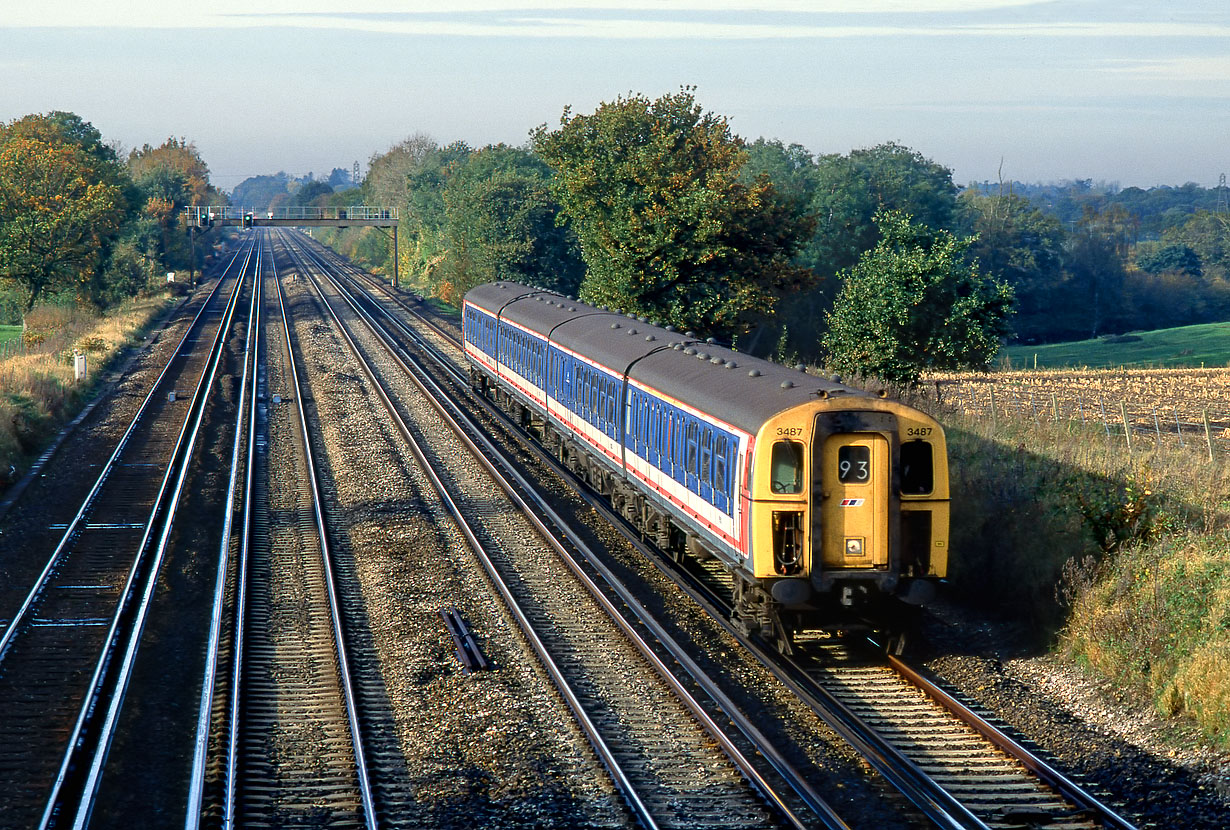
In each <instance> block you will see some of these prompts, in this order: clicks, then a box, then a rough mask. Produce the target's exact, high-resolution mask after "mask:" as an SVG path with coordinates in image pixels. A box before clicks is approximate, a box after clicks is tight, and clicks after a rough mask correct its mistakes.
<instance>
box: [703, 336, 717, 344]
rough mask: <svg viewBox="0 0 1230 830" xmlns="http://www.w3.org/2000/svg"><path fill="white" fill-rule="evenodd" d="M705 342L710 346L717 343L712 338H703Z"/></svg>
mask: <svg viewBox="0 0 1230 830" xmlns="http://www.w3.org/2000/svg"><path fill="white" fill-rule="evenodd" d="M705 342H706V343H708V344H709V345H710V346H712V345H713V344H714V343H716V342H717V341H716V340H714V339H713V338H712V337H706V338H705Z"/></svg>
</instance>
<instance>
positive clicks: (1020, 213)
mask: <svg viewBox="0 0 1230 830" xmlns="http://www.w3.org/2000/svg"><path fill="white" fill-rule="evenodd" d="M958 206H959V212H960V214H961V226H962V227H963V228H964V229H965V230H966V231H967V232H968V233H969V234H970V235H971V236H973V237H974V242H973V244H972V245H971V246H970V249H969V253H970V255H971V256H972V257H973V258H974V259H976V260H977V261H978V265H979V267H980V268H981V269H982V270H983V271H984V272H985V273H987V274H989V275H990V276H992V277H995V278H996V279H999V280H1002V281H1003V282H1006V283H1008V285H1010V286H1012V289H1013V292H1014V293H1015V295H1016V314H1015V315H1014V318H1013V328H1014V329H1015V334H1016V336H1017V337H1018V338H1020V339H1023V340H1029V341H1033V340H1041V339H1043V338H1045V337H1047V336H1048V335H1049V334H1050V332H1051V331H1053V330H1054V314H1055V309H1056V307H1057V306H1060V305H1061V302H1060V301H1059V298H1058V297H1059V295H1058V294H1057V292H1058V291H1059V289H1060V287H1061V286H1062V284H1063V281H1064V273H1063V246H1064V241H1065V234H1064V230H1063V228H1062V226H1060V224H1059V220H1057V219H1055V218H1054V217H1053V216H1048V215H1046V214H1045V213H1043V212H1042V211H1041V210H1039V209H1038V208H1036V207H1034V206H1033V204H1032V203H1030V201H1029V200H1028V199H1025V198H1024V197H1022V196H1018V195H1017V194H1015V193H1013V192H1012V191H1011V186H1010V185H1008V186H1003V187H1001V188H1000V189H999V191H998V192H997V193H995V194H993V195H984V194H982V193H980V192H979V191H978V190H975V189H970V190H966V191H965V192H963V193H962V194H961V196H960V198H959V199H958Z"/></svg>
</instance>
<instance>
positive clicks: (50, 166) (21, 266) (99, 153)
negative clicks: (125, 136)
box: [0, 113, 127, 311]
mask: <svg viewBox="0 0 1230 830" xmlns="http://www.w3.org/2000/svg"><path fill="white" fill-rule="evenodd" d="M122 184H123V170H122V168H121V165H120V164H119V162H118V160H117V159H116V157H115V153H114V151H112V150H111V149H110V148H109V147H106V146H105V145H103V143H102V141H101V135H100V134H99V133H98V131H97V130H95V129H94V128H93V127H92V126H90V125H89V124H87V123H86V122H84V121H82V120H81V119H80V118H78V117H77V116H75V115H72V114H70V113H51V114H49V115H45V116H42V115H30V116H26V117H24V118H21V119H18V120H16V121H13V122H12V123H9V124H6V125H2V126H0V277H3V278H5V279H7V280H12V281H13V282H15V283H16V284H18V285H19V286H20V287H21V288H22V289H23V290H24V291H25V294H26V301H25V308H26V310H27V311H29V310H30V309H31V308H33V307H34V304H35V303H36V302H38V300H39V298H40V297H41V296H43V295H44V294H45V293H46V292H48V291H53V290H57V289H60V288H66V287H70V286H74V285H77V284H81V283H84V282H86V281H88V280H89V279H90V278H91V277H92V275H93V274H94V273H95V271H96V270H97V267H98V265H99V262H100V260H101V258H102V257H103V256H104V255H105V252H106V247H107V243H108V242H109V241H110V240H111V239H112V238H113V237H114V236H115V234H116V232H117V231H118V230H119V228H120V226H121V224H122V223H123V221H124V219H125V213H126V210H127V201H126V199H125V196H124V189H123V187H122Z"/></svg>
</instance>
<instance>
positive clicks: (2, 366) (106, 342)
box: [0, 293, 172, 487]
mask: <svg viewBox="0 0 1230 830" xmlns="http://www.w3.org/2000/svg"><path fill="white" fill-rule="evenodd" d="M171 301H172V298H171V297H170V295H169V294H166V293H159V294H155V295H150V296H144V297H138V298H135V299H132V300H129V301H127V302H125V303H122V304H121V305H119V306H117V307H116V308H115V309H113V310H111V311H110V312H108V313H107V314H106V315H105V316H101V317H100V316H97V315H94V314H91V313H89V312H86V311H82V310H80V309H63V308H55V307H47V308H38V309H35V310H34V311H32V312H31V313H30V314H29V315H27V317H26V330H25V333H24V335H23V337H24V339H25V341H26V350H25V352H24V353H22V354H18V355H15V356H12V357H8V358H5V359H4V360H0V487H7V486H8V485H10V484H12V483H13V482H15V481H16V480H17V479H18V478H20V477H21V475H22V474H23V473H24V472H25V470H26V469H27V468H28V466H29V464H30V462H31V461H32V460H33V459H34V458H36V457H37V456H38V454H39V452H41V450H42V448H43V447H44V446H45V445H46V443H47V441H48V440H50V439H51V437H52V436H54V435H55V433H56V431H57V430H59V429H60V428H61V427H62V426H63V425H64V424H65V423H67V422H68V421H69V420H71V419H72V417H73V416H74V415H75V414H76V413H77V412H78V411H79V410H80V408H81V407H82V406H83V405H84V403H85V401H86V400H87V399H88V398H89V396H90V394H92V393H93V392H94V390H95V389H96V388H97V386H98V383H99V378H100V377H101V375H102V372H103V371H104V370H105V369H106V368H107V367H108V366H109V365H110V364H111V362H112V361H114V360H115V359H116V357H117V356H118V355H119V354H120V352H121V351H122V350H123V349H124V347H125V346H127V345H129V344H131V343H133V342H134V341H135V339H136V338H137V337H139V336H141V335H142V334H144V333H145V332H146V331H148V329H149V327H150V326H151V324H152V323H153V322H154V321H155V320H156V319H157V318H158V317H159V316H160V315H161V313H162V312H163V311H165V310H166V309H167V307H168V304H169V303H170V302H171ZM18 328H20V327H18ZM74 352H80V353H82V354H84V355H85V356H86V362H87V376H86V381H85V382H84V383H77V382H76V381H75V380H74V377H73V353H74Z"/></svg>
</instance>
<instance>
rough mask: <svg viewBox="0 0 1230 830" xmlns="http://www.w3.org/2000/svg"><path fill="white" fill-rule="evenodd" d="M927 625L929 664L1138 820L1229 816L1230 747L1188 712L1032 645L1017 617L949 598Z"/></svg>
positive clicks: (1171, 822)
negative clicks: (1169, 712)
mask: <svg viewBox="0 0 1230 830" xmlns="http://www.w3.org/2000/svg"><path fill="white" fill-rule="evenodd" d="M927 627H928V645H927V646H926V653H925V654H920V655H919V657H920V658H923V657H925V658H926V659H925V663H924V664H925V665H926V667H927V668H929V669H930V670H931V671H932V672H934V673H935V674H936V675H938V676H939V677H940V678H941V679H942V680H944V681H945V682H946V683H947V684H948V685H949V686H950V688H952V689H954V690H956V691H957V692H959V693H960V694H961V695H962V696H964V697H965V699H966V700H967V702H972V703H974V704H976V705H977V706H978V708H980V709H981V710H982V711H983V712H987V713H992V714H994V715H996V716H998V717H999V719H1000V720H1001V721H1003V722H1004V723H1006V724H1007V725H1008V726H1009V727H1010V728H1011V731H1013V732H1015V735H1016V736H1017V737H1018V738H1023V739H1024V740H1022V743H1024V744H1025V745H1026V746H1028V747H1030V748H1031V749H1041V750H1042V751H1043V757H1048V756H1049V759H1050V760H1051V761H1052V762H1053V763H1054V764H1055V765H1056V766H1057V767H1058V768H1059V769H1060V770H1062V771H1064V772H1066V773H1067V774H1069V775H1070V776H1071V777H1073V778H1075V779H1076V780H1077V781H1078V782H1080V783H1083V784H1084V785H1086V786H1087V787H1088V788H1089V789H1090V790H1091V791H1092V792H1094V793H1095V794H1097V795H1098V796H1099V797H1100V798H1103V799H1104V800H1105V801H1106V802H1107V803H1109V804H1111V805H1112V806H1115V807H1116V808H1120V809H1122V810H1124V811H1125V812H1126V814H1127V815H1129V816H1131V817H1135V818H1136V820H1137V824H1138V826H1139V827H1142V828H1144V827H1158V828H1163V827H1164V828H1170V827H1183V828H1223V827H1226V826H1228V825H1230V752H1226V751H1223V750H1218V749H1216V748H1214V747H1212V746H1210V745H1209V743H1208V742H1207V740H1205V739H1203V738H1202V737H1201V736H1200V734H1199V732H1198V730H1197V729H1196V728H1195V727H1194V725H1193V724H1191V723H1190V722H1188V721H1186V720H1184V719H1182V718H1167V717H1163V716H1162V715H1161V714H1159V713H1158V712H1157V710H1156V709H1154V708H1153V707H1152V706H1151V705H1149V703H1148V702H1146V701H1141V700H1139V699H1138V698H1137V697H1136V696H1135V695H1133V694H1132V693H1131V691H1130V690H1127V689H1124V688H1123V687H1121V686H1116V685H1115V684H1114V683H1112V682H1110V681H1108V680H1106V679H1105V678H1101V677H1099V676H1096V675H1094V674H1093V673H1092V672H1089V671H1085V670H1084V669H1082V668H1081V667H1079V666H1077V665H1074V664H1072V663H1071V662H1069V661H1067V660H1065V659H1063V658H1061V657H1059V656H1057V655H1054V654H1050V653H1046V652H1041V651H1040V650H1039V649H1037V648H1031V647H1029V646H1028V645H1026V643H1027V642H1028V639H1029V638H1028V637H1027V636H1026V632H1023V631H1022V630H1021V629H1020V627H1019V626H1018V625H1015V624H1013V623H1010V622H1000V621H994V620H989V619H987V618H985V617H980V616H977V615H975V614H973V613H970V612H968V611H965V610H963V609H960V608H956V607H952V606H945V607H941V608H939V609H937V611H936V613H935V615H934V616H933V617H931V619H930V620H929V621H928V625H927Z"/></svg>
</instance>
